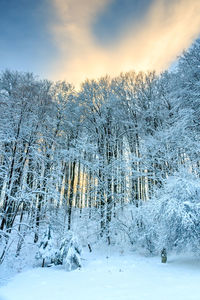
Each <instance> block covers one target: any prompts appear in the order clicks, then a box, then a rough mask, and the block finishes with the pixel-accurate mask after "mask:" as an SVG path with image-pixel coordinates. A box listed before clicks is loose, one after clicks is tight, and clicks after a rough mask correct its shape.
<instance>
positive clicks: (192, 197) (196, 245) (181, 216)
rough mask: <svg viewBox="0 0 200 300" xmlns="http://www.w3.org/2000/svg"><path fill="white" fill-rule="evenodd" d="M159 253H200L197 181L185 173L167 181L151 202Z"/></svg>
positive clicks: (199, 182)
mask: <svg viewBox="0 0 200 300" xmlns="http://www.w3.org/2000/svg"><path fill="white" fill-rule="evenodd" d="M149 206H150V207H151V215H150V216H149V217H150V218H151V222H152V226H153V227H155V226H156V230H157V236H158V250H159V251H161V250H162V249H163V248H165V249H166V250H167V251H171V250H176V251H177V252H183V251H187V250H190V251H193V252H196V253H199V252H200V239H199V238H200V180H199V178H197V177H195V176H194V175H192V174H190V173H188V172H187V171H185V170H182V171H180V172H179V173H177V174H175V175H174V176H172V177H170V178H168V179H167V180H166V182H165V184H164V186H163V188H162V189H160V190H159V192H158V193H157V195H156V197H155V198H154V199H152V200H150V203H149Z"/></svg>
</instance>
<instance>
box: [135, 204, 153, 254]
mask: <svg viewBox="0 0 200 300" xmlns="http://www.w3.org/2000/svg"><path fill="white" fill-rule="evenodd" d="M148 204H149V203H148V202H143V203H141V204H140V205H139V206H138V207H136V206H133V207H132V221H131V227H130V238H131V243H132V244H133V246H134V248H135V249H137V250H138V249H141V248H143V249H144V250H146V251H147V252H148V253H151V254H154V253H155V252H156V240H157V236H156V230H155V226H154V224H153V222H152V218H151V207H150V206H149V205H148Z"/></svg>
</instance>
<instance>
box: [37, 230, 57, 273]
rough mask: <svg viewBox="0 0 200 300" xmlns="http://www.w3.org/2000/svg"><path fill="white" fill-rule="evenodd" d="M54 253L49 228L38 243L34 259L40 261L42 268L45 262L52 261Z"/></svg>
mask: <svg viewBox="0 0 200 300" xmlns="http://www.w3.org/2000/svg"><path fill="white" fill-rule="evenodd" d="M55 252H56V250H55V248H54V247H53V239H52V232H51V228H50V226H49V227H48V229H47V230H46V231H45V233H44V235H43V237H42V240H41V242H40V245H39V249H38V252H37V253H36V259H42V267H44V265H45V261H51V262H53V261H54V259H55Z"/></svg>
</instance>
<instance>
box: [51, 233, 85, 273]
mask: <svg viewBox="0 0 200 300" xmlns="http://www.w3.org/2000/svg"><path fill="white" fill-rule="evenodd" d="M81 251H82V249H81V247H80V245H79V242H78V239H77V237H76V236H75V235H74V233H73V232H72V231H69V232H68V233H67V237H66V238H64V239H63V240H62V242H61V245H60V248H59V250H58V251H57V253H56V259H55V264H61V265H63V266H64V267H65V269H66V270H68V271H71V270H75V269H77V268H80V267H81Z"/></svg>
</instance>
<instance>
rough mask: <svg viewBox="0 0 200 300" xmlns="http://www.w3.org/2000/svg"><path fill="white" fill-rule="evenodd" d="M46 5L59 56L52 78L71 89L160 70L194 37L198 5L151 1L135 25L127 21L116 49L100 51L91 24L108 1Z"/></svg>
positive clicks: (199, 20) (195, 0) (199, 21)
mask: <svg viewBox="0 0 200 300" xmlns="http://www.w3.org/2000/svg"><path fill="white" fill-rule="evenodd" d="M51 1H52V4H53V6H54V8H55V12H56V16H57V18H56V21H55V20H54V22H52V24H51V28H50V30H51V32H52V34H53V37H54V39H55V42H56V45H57V47H58V49H59V51H60V58H59V61H57V62H55V64H54V71H53V74H52V76H53V77H54V79H66V80H67V81H70V82H73V83H74V84H76V85H78V84H79V83H80V82H82V81H83V80H85V79H86V78H96V77H100V76H103V75H105V74H109V75H111V76H115V75H117V74H119V73H120V72H122V71H124V72H125V71H130V70H131V69H134V70H136V71H139V70H144V71H145V70H151V69H155V70H156V71H158V72H159V71H162V70H164V69H166V68H167V67H168V66H169V65H170V64H171V63H172V61H173V60H175V59H176V57H177V55H180V54H181V52H182V51H183V49H185V48H187V47H189V46H190V44H191V43H192V41H193V40H194V39H195V38H196V37H197V36H198V35H199V33H200V1H199V0H190V1H188V0H174V1H173V0H168V1H167V0H154V2H153V4H152V5H151V7H150V9H149V11H148V13H147V14H146V15H145V17H144V20H142V22H140V23H139V25H140V26H137V27H135V26H134V24H131V22H130V23H129V25H128V26H126V28H124V33H123V35H122V37H121V39H120V40H119V41H118V42H117V44H116V43H114V44H113V45H112V46H109V47H106V46H105V45H104V46H101V45H99V44H98V43H97V40H96V38H95V37H94V36H93V32H92V25H93V24H94V22H95V19H96V18H97V16H98V14H100V13H102V12H103V11H104V10H105V9H106V8H107V5H109V4H110V3H111V1H114V0H101V1H99V0H51Z"/></svg>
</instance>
